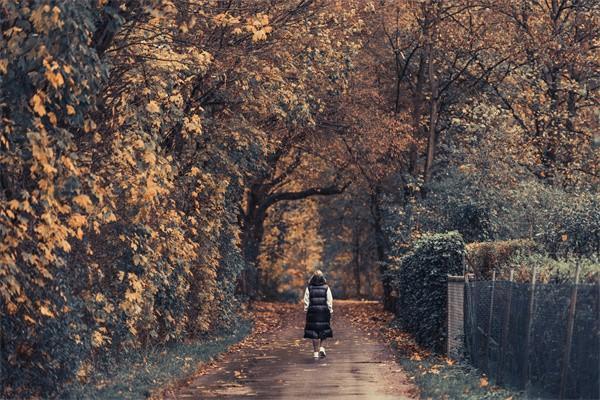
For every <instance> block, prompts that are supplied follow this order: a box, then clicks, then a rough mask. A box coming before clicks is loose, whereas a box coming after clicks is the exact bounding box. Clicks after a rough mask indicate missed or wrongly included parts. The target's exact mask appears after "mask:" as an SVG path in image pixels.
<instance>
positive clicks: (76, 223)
mask: <svg viewBox="0 0 600 400" xmlns="http://www.w3.org/2000/svg"><path fill="white" fill-rule="evenodd" d="M86 222H87V218H86V217H85V216H83V215H81V214H78V213H76V214H73V215H72V216H71V218H69V226H70V227H71V228H79V227H81V226H83V225H85V223H86Z"/></svg>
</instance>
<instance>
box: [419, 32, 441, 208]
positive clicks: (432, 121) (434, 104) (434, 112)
mask: <svg viewBox="0 0 600 400" xmlns="http://www.w3.org/2000/svg"><path fill="white" fill-rule="evenodd" d="M431 42H432V37H431V30H429V38H428V43H427V56H428V59H429V62H428V77H429V85H430V89H431V100H430V102H429V104H430V106H429V130H428V135H427V157H426V159H425V167H424V170H423V190H421V194H422V195H423V197H425V195H426V193H427V191H426V190H427V189H426V188H427V184H428V183H429V181H430V180H431V167H432V165H433V157H434V154H435V145H436V140H437V138H436V125H437V121H438V106H439V85H438V78H437V76H436V75H435V59H434V55H433V45H432V43H431Z"/></svg>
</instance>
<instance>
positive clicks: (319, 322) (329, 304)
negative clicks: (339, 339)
mask: <svg viewBox="0 0 600 400" xmlns="http://www.w3.org/2000/svg"><path fill="white" fill-rule="evenodd" d="M304 311H305V312H306V326H305V327H304V337H305V338H306V339H312V343H313V350H314V352H313V356H314V358H319V357H325V356H326V353H325V347H323V341H324V340H325V339H327V338H330V337H333V332H332V331H331V326H330V321H331V314H332V313H333V296H332V295H331V289H330V288H329V286H327V281H326V280H325V277H324V276H323V273H322V272H321V271H319V270H317V271H315V273H314V274H313V276H312V277H311V278H310V281H309V283H308V287H307V288H306V290H305V291H304Z"/></svg>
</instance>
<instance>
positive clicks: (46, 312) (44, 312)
mask: <svg viewBox="0 0 600 400" xmlns="http://www.w3.org/2000/svg"><path fill="white" fill-rule="evenodd" d="M40 314H42V315H43V316H45V317H50V318H54V314H53V313H52V311H50V309H49V308H48V307H46V306H40Z"/></svg>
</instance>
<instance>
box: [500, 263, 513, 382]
mask: <svg viewBox="0 0 600 400" xmlns="http://www.w3.org/2000/svg"><path fill="white" fill-rule="evenodd" d="M514 275H515V270H514V269H511V270H510V278H509V282H510V284H509V287H508V298H507V299H506V309H505V310H504V318H503V319H502V340H501V342H500V343H501V344H500V357H499V361H498V367H497V368H496V383H498V384H500V383H502V380H503V378H504V366H505V364H506V352H507V351H508V328H509V327H510V309H511V308H512V292H513V280H514Z"/></svg>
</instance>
